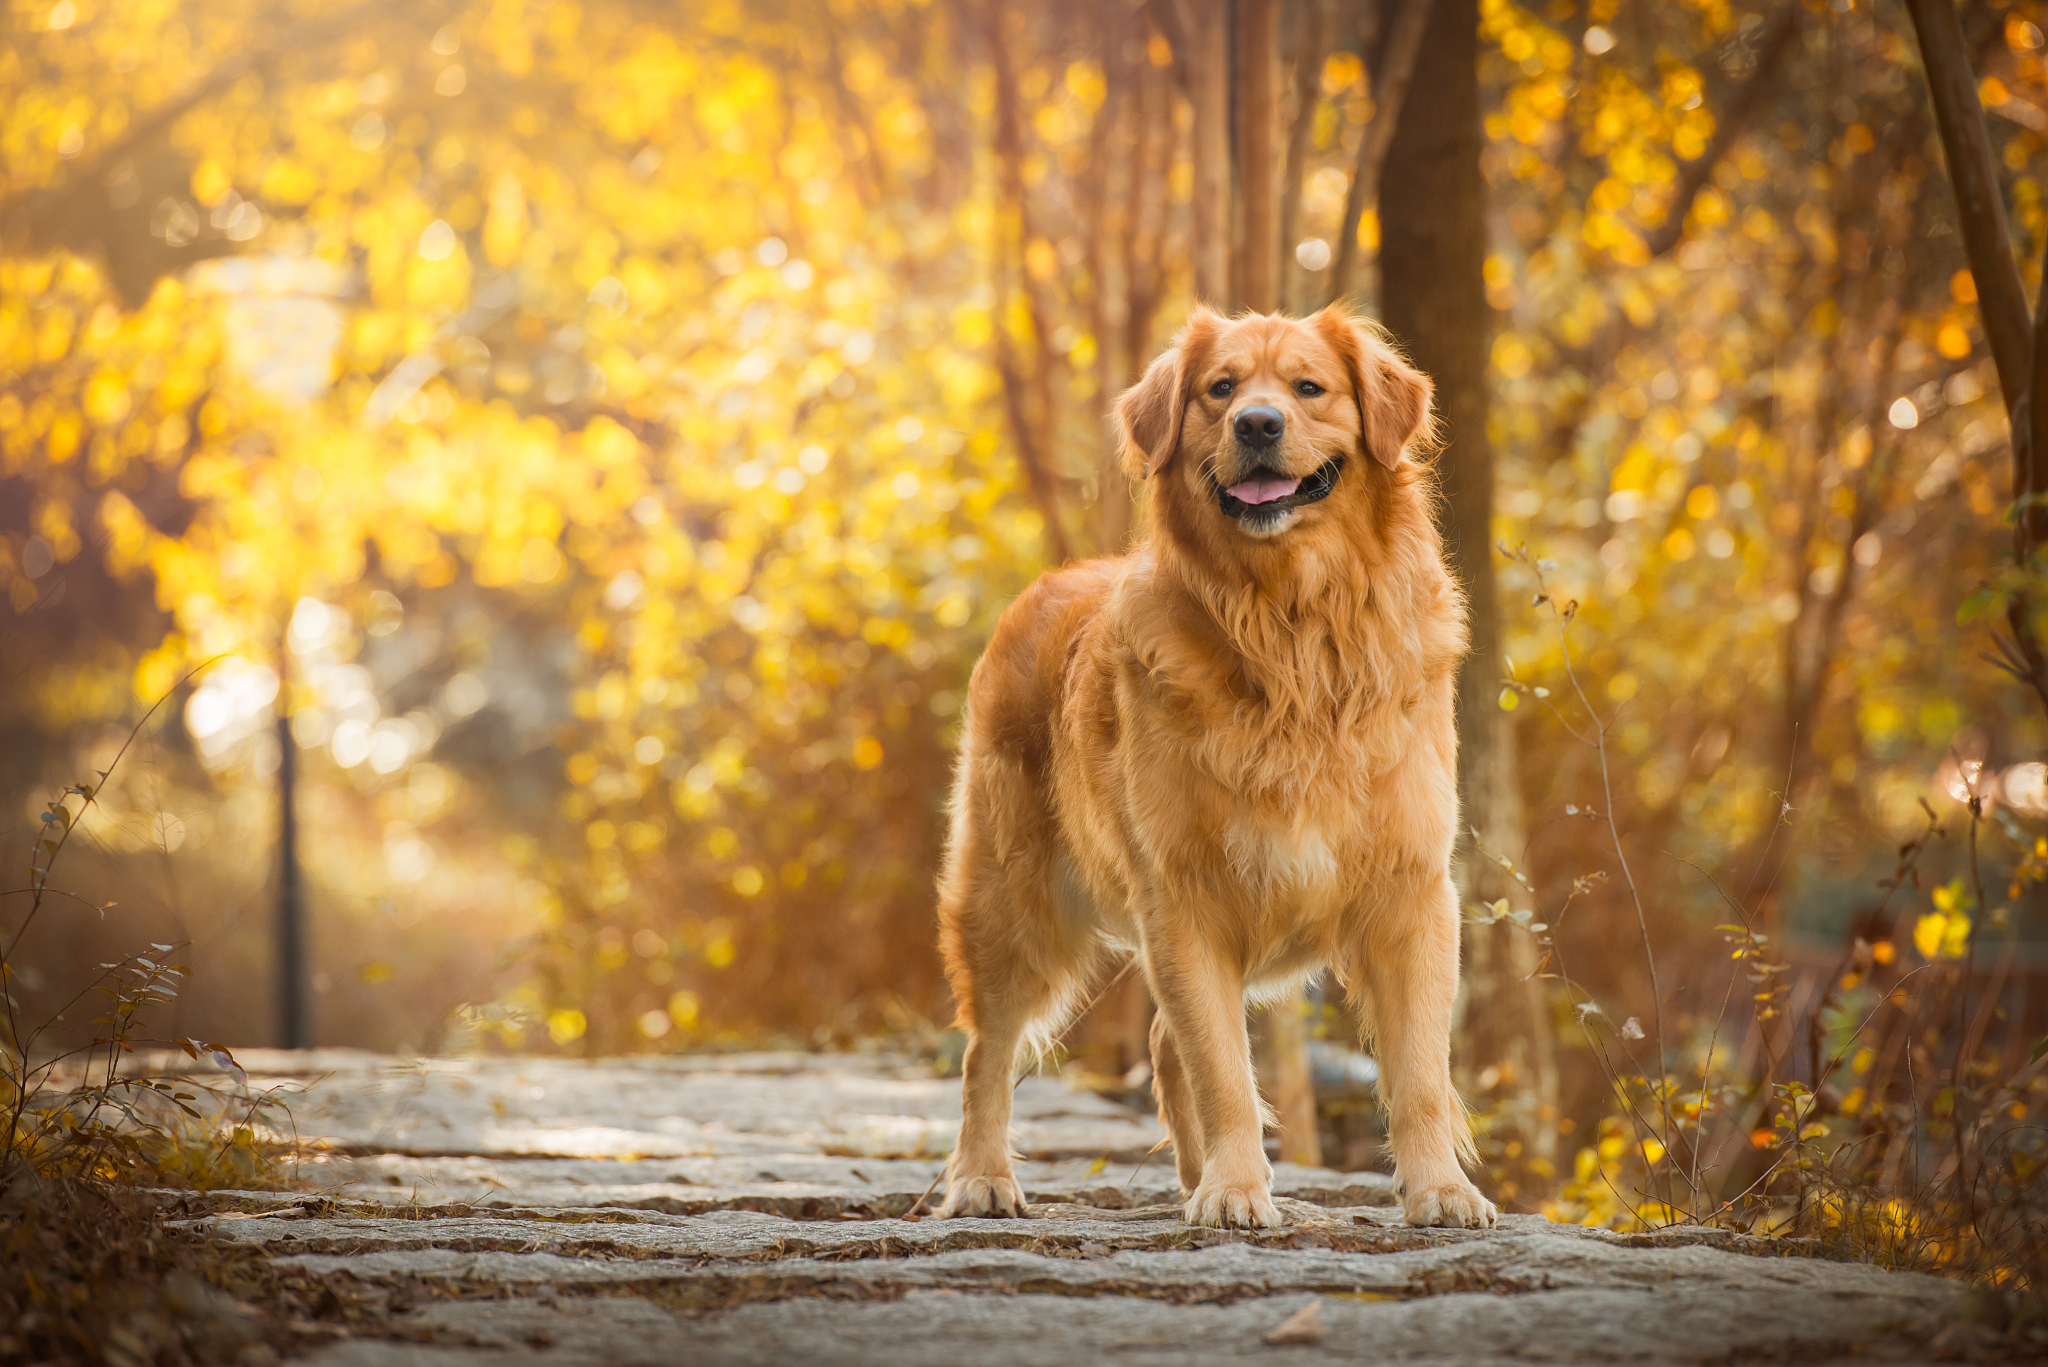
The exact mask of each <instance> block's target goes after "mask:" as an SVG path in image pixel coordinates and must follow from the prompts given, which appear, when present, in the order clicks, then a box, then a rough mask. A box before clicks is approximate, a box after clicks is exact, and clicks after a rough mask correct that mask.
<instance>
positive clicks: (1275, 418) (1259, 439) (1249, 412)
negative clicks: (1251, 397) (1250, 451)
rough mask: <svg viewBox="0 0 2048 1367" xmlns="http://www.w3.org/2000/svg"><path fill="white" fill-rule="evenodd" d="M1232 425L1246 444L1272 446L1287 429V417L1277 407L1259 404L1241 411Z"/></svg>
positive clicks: (1238, 436)
mask: <svg viewBox="0 0 2048 1367" xmlns="http://www.w3.org/2000/svg"><path fill="white" fill-rule="evenodd" d="M1231 427H1232V429H1233V430H1235V431H1236V433H1237V439H1238V440H1239V441H1240V442H1242V443H1244V444H1245V445H1246V446H1271V445H1272V444H1273V443H1274V442H1276V441H1278V440H1280V434H1281V433H1282V432H1285V431H1286V430H1287V417H1286V415H1285V414H1283V413H1282V412H1281V411H1280V410H1279V409H1277V408H1269V407H1267V406H1266V405H1264V404H1258V405H1256V406H1254V407H1251V408H1247V409H1245V410H1244V411H1243V412H1241V413H1239V414H1238V415H1237V419H1236V421H1234V422H1232V423H1231Z"/></svg>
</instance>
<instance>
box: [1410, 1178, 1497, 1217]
mask: <svg viewBox="0 0 2048 1367" xmlns="http://www.w3.org/2000/svg"><path fill="white" fill-rule="evenodd" d="M1401 1214H1402V1217H1403V1218H1404V1219H1406V1220H1407V1222H1408V1223H1409V1224H1411V1225H1449V1226H1451V1227H1452V1228H1454V1229H1486V1228H1489V1227H1490V1226H1491V1225H1492V1224H1493V1222H1494V1220H1495V1219H1496V1218H1497V1216H1496V1212H1495V1211H1494V1208H1493V1202H1491V1201H1489V1200H1487V1199H1486V1198H1485V1197H1484V1196H1481V1195H1480V1194H1479V1188H1477V1187H1475V1186H1473V1185H1472V1184H1471V1183H1470V1182H1468V1181H1466V1180H1465V1179H1463V1178H1462V1177H1461V1178H1459V1179H1458V1180H1457V1181H1455V1182H1445V1183H1443V1184H1442V1185H1440V1186H1434V1187H1423V1188H1421V1189H1419V1190H1415V1191H1404V1192H1402V1193H1401Z"/></svg>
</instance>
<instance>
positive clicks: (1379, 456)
mask: <svg viewBox="0 0 2048 1367" xmlns="http://www.w3.org/2000/svg"><path fill="white" fill-rule="evenodd" d="M1315 322H1316V326H1317V327H1318V328H1319V329H1320V330H1321V331H1322V333H1323V335H1324V336H1325V337H1327V338H1328V339H1329V341H1330V344H1331V345H1332V346H1334V347H1336V348H1337V352H1338V354H1339V355H1341V356H1342V357H1343V358H1344V366H1345V369H1346V370H1347V371H1349V372H1350V376H1351V394H1352V398H1353V399H1354V400H1355V401H1356V402H1357V404H1358V429H1359V432H1358V442H1359V446H1360V447H1361V448H1363V450H1364V452H1365V453H1366V454H1367V455H1370V456H1371V457H1372V458H1373V459H1374V460H1376V461H1378V462H1379V463H1380V464H1382V465H1384V466H1386V467H1387V468H1388V469H1389V470H1391V469H1393V468H1394V467H1395V466H1396V465H1399V464H1400V463H1401V457H1402V455H1403V454H1404V453H1405V452H1407V451H1408V449H1409V448H1410V447H1411V446H1421V447H1426V446H1427V445H1428V444H1429V442H1430V440H1431V438H1432V436H1433V432H1432V430H1431V429H1432V426H1433V424H1432V423H1431V420H1430V416H1431V415H1430V409H1429V396H1430V391H1431V388H1432V386H1431V385H1430V382H1429V377H1428V376H1427V375H1425V374H1423V373H1422V372H1421V371H1419V370H1417V369H1416V368H1415V367H1414V366H1412V365H1409V364H1408V362H1407V360H1406V358H1404V357H1403V356H1402V355H1401V353H1400V352H1398V351H1396V350H1394V348H1393V346H1392V345H1391V344H1390V343H1389V342H1388V341H1387V340H1386V338H1385V337H1384V336H1383V335H1381V333H1380V331H1379V329H1378V327H1377V326H1375V325H1374V324H1372V323H1368V322H1366V321H1364V320H1363V319H1358V318H1353V317H1352V316H1351V315H1350V313H1349V312H1347V311H1346V310H1345V309H1344V308H1343V307H1342V306H1341V305H1338V304H1332V305H1330V307H1328V308H1326V309H1324V310H1323V311H1322V312H1321V313H1319V314H1317V315H1316V317H1315Z"/></svg>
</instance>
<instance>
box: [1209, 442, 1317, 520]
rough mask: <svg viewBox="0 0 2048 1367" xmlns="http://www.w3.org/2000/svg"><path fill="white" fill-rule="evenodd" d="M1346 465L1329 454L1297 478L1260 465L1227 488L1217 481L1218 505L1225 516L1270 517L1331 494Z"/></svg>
mask: <svg viewBox="0 0 2048 1367" xmlns="http://www.w3.org/2000/svg"><path fill="white" fill-rule="evenodd" d="M1343 468H1344V457H1342V456H1332V457H1330V459H1328V460H1326V461H1324V462H1323V463H1322V464H1321V465H1319V466H1317V467H1316V468H1315V469H1314V470H1313V471H1311V472H1310V473H1309V475H1308V477H1307V478H1306V479H1298V480H1297V479H1294V478H1292V477H1291V476H1288V475H1283V474H1281V473H1280V472H1279V471H1277V470H1268V469H1264V468H1258V469H1255V470H1254V471H1253V472H1252V473H1251V474H1250V475H1248V476H1246V477H1245V478H1243V479H1241V480H1239V481H1238V482H1237V483H1235V484H1233V485H1231V486H1230V487H1229V488H1227V489H1226V488H1224V487H1223V485H1222V484H1220V483H1219V484H1217V486H1216V502H1217V506H1219V507H1221V508H1222V509H1223V515H1224V516H1225V517H1233V518H1245V517H1253V518H1257V519H1259V520H1261V521H1265V520H1271V519H1273V518H1277V517H1278V516H1279V515H1280V514H1281V513H1283V512H1286V511H1287V510H1288V509H1290V508H1301V507H1306V506H1307V505H1308V504H1311V503H1320V502H1322V501H1323V500H1324V499H1326V498H1328V497H1329V496H1330V491H1331V490H1332V489H1334V488H1336V487H1337V475H1338V473H1339V472H1340V471H1341V470H1343ZM1290 485H1291V486H1292V487H1291V488H1290V487H1289V486H1290Z"/></svg>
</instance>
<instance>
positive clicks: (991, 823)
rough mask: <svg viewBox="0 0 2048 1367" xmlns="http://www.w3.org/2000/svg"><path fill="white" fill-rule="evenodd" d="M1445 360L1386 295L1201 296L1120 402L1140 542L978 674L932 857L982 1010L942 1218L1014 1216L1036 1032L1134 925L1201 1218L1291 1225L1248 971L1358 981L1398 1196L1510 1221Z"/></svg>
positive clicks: (1440, 1218)
mask: <svg viewBox="0 0 2048 1367" xmlns="http://www.w3.org/2000/svg"><path fill="white" fill-rule="evenodd" d="M1429 396H1430V384H1429V381H1428V379H1427V378H1425V377H1424V376H1423V375H1421V374H1420V373H1418V372H1417V371H1416V370H1414V369H1413V368H1411V367H1410V366H1409V365H1408V364H1407V363H1406V362H1405V361H1404V360H1403V359H1402V358H1401V357H1400V356H1399V355H1398V354H1397V353H1396V352H1395V351H1394V349H1393V348H1392V347H1391V346H1389V345H1388V343H1387V342H1386V341H1385V340H1384V338H1383V337H1382V336H1381V334H1380V333H1379V331H1378V330H1377V328H1375V327H1374V326H1373V325H1371V324H1367V323H1363V322H1360V321H1359V320H1356V319H1354V318H1352V317H1351V316H1350V315H1349V314H1348V313H1346V312H1344V311H1341V310H1339V309H1337V308H1335V307H1334V306H1333V307H1332V308H1330V309H1326V310H1324V311H1323V312H1322V313H1319V314H1317V315H1316V316H1315V317H1313V318H1310V319H1307V320H1305V321H1304V320H1296V319H1292V318H1287V317H1282V316H1261V315H1251V316H1246V317H1241V318H1237V319H1234V320H1226V319H1224V318H1221V317H1219V316H1218V315H1216V314H1214V313H1212V312H1210V311H1208V310H1207V309H1197V310H1196V311H1195V312H1194V314H1193V315H1192V316H1191V317H1190V318H1189V319H1188V321H1187V325H1186V326H1185V327H1184V328H1183V329H1182V331H1181V333H1180V335H1179V336H1178V337H1177V338H1176V339H1175V344H1174V347H1173V349H1172V350H1171V351H1169V352H1167V353H1166V354H1165V355H1163V356H1161V357H1159V358H1158V359H1157V360H1156V361H1154V362H1153V363H1152V365H1151V367H1150V368H1149V369H1148V370H1147V371H1146V372H1145V376H1144V378H1143V379H1142V380H1141V381H1139V383H1138V384H1136V385H1135V386H1133V387H1132V388H1131V389H1130V390H1129V391H1128V392H1127V393H1125V394H1124V395H1123V396H1122V398H1121V399H1120V400H1119V401H1118V402H1117V405H1116V416H1117V420H1118V422H1119V425H1120V426H1121V429H1122V436H1123V449H1122V458H1123V463H1124V468H1125V471H1126V472H1127V473H1128V474H1129V475H1130V477H1131V478H1132V480H1134V481H1137V480H1147V479H1148V480H1149V481H1150V482H1151V484H1152V488H1153V494H1152V509H1151V517H1150V528H1149V532H1148V534H1147V535H1146V537H1145V539H1144V540H1143V541H1142V543H1141V544H1139V545H1138V546H1137V548H1136V549H1135V550H1134V551H1133V552H1132V553H1131V554H1129V555H1126V556H1123V557H1121V558H1117V559H1104V560H1091V561H1087V562H1084V563H1080V564H1074V565H1069V566H1067V567H1066V568H1064V569H1061V570H1058V571H1056V572H1054V573H1051V574H1047V575H1045V576H1044V577H1043V578H1041V579H1039V580H1038V581H1037V582H1036V583H1035V584H1033V585H1032V586H1031V587H1030V588H1029V589H1028V590H1026V591H1025V593H1024V594H1023V595H1022V596H1021V597H1019V598H1018V599H1017V601H1016V602H1015V603H1013V604H1011V605H1010V607H1009V608H1008V609H1007V610H1006V611H1005V612H1004V613H1003V616H1002V618H1001V620H1000V621H999V622H998V623H997V624H996V630H995V634H994V636H993V638H992V639H991V640H990V642H989V646H988V650H987V652H986V653H985V654H984V655H983V656H982V658H981V661H980V663H979V664H978V665H977V666H976V667H975V670H974V677H973V681H972V683H971V684H970V686H969V690H968V708H967V721H966V726H965V733H964V737H963V740H962V742H961V747H960V757H959V768H958V773H957V776H956V779H955V784H954V789H953V800H952V829H951V834H950V837H949V841H948V848H947V853H946V859H945V865H944V869H943V871H942V873H941V875H940V879H939V924H940V945H941V949H942V950H943V952H944V955H945V961H946V971H947V976H948V977H949V979H950V980H951V982H952V985H953V989H954V992H955V993H956V995H957V996H958V998H959V1002H960V1021H961V1026H962V1028H963V1029H964V1030H966V1031H967V1034H968V1045H967V1054H966V1059H965V1079H964V1083H963V1104H964V1117H963V1119H962V1122H961V1126H960V1141H959V1145H958V1147H957V1148H956V1149H955V1150H954V1152H953V1156H952V1159H951V1161H950V1162H949V1164H948V1166H947V1171H946V1174H945V1176H946V1182H947V1189H946V1196H945V1201H944V1203H943V1205H942V1206H941V1207H940V1210H939V1213H940V1215H942V1216H964V1215H1018V1214H1022V1213H1023V1210H1024V1195H1023V1192H1022V1191H1021V1190H1020V1189H1019V1187H1018V1185H1017V1181H1016V1177H1015V1175H1014V1172H1013V1170H1012V1168H1011V1161H1012V1159H1011V1154H1010V1151H1009V1123H1010V1099H1011V1093H1012V1091H1013V1090H1014V1084H1015V1081H1016V1077H1017V1070H1018V1068H1019V1065H1020V1062H1021V1061H1023V1060H1024V1059H1025V1058H1027V1057H1028V1055H1027V1051H1029V1050H1034V1049H1036V1050H1042V1049H1043V1048H1044V1047H1046V1045H1047V1044H1048V1042H1049V1041H1050V1039H1051V1038H1052V1037H1053V1036H1054V1035H1055V1034H1056V1033H1057V1032H1058V1031H1059V1030H1060V1029H1061V1028H1062V1027H1063V1025H1064V1024H1065V1022H1066V1020H1067V1018H1068V1017H1069V1016H1070V1015H1071V1013H1072V1012H1073V1011H1074V1009H1075V1007H1076V1006H1077V1005H1078V1004H1079V1003H1080V1002H1081V1001H1082V1000H1083V997H1084V994H1085V993H1086V992H1087V991H1088V989H1089V987H1090V986H1091V985H1092V984H1093V983H1094V982H1097V981H1100V980H1101V977H1102V974H1103V972H1104V970H1105V968H1106V967H1108V966H1109V965H1112V964H1114V963H1116V962H1117V961H1118V960H1119V959H1120V958H1122V957H1123V956H1125V955H1128V954H1135V955H1136V956H1137V959H1138V963H1139V965H1140V966H1141V967H1142V969H1143V971H1144V974H1145V978H1146V981H1147V983H1148V984H1149V986H1150V988H1151V992H1152V997H1153V1000H1154V1001H1156V1002H1157V1003H1158V1014H1157V1016H1156V1017H1155V1019H1154V1021H1153V1027H1152V1061H1153V1086H1154V1088H1155V1090H1156V1092H1157V1094H1158V1098H1159V1118H1160V1121H1161V1122H1162V1124H1163V1125H1164V1126H1165V1128H1166V1130H1167V1133H1168V1134H1169V1135H1170V1136H1171V1137H1172V1139H1173V1143H1174V1156H1175V1159H1176V1161H1177V1163H1178V1166H1179V1175H1180V1184H1181V1188H1182V1190H1183V1193H1184V1195H1185V1196H1186V1198H1187V1199H1186V1207H1185V1214H1186V1218H1187V1219H1188V1221H1190V1222H1191V1223H1194V1224H1201V1225H1237V1226H1248V1227H1259V1226H1271V1225H1275V1224H1277V1223H1279V1221H1280V1215H1279V1212H1278V1210H1277V1209H1276V1208H1275V1206H1274V1204H1273V1198H1272V1183H1273V1172H1272V1167H1271V1165H1269V1164H1268V1163H1267V1161H1266V1156H1265V1150H1264V1144H1263V1129H1264V1126H1265V1125H1266V1124H1267V1123H1269V1122H1270V1116H1269V1113H1268V1112H1267V1110H1266V1108H1265V1107H1264V1105H1263V1104H1262V1102H1261V1100H1260V1097H1259V1092H1258V1084H1257V1081H1256V1079H1255V1077H1254V1074H1253V1070H1252V1062H1251V1051H1250V1048H1249V1045H1248V1041H1247V1035H1246V1025H1245V1002H1246V999H1247V997H1248V996H1249V997H1250V998H1252V999H1258V998H1259V997H1260V996H1261V994H1266V995H1269V996H1270V995H1274V994H1277V993H1278V992H1280V991H1283V990H1285V989H1287V988H1288V987H1290V986H1291V985H1292V984H1294V983H1297V982H1299V981H1301V980H1302V979H1304V978H1305V977H1307V976H1308V975H1310V974H1312V973H1314V972H1316V971H1318V970H1320V969H1322V968H1324V967H1326V966H1327V967H1329V968H1330V969H1331V970H1332V971H1333V972H1334V973H1335V975H1336V976H1337V978H1338V980H1339V981H1341V982H1342V983H1343V984H1344V985H1345V986H1346V988H1347V989H1348V990H1350V991H1351V992H1353V993H1354V994H1362V996H1363V997H1364V999H1365V1000H1366V1002H1367V1003H1368V1004H1369V1007H1370V1019H1371V1021H1372V1023H1373V1029H1374V1035H1375V1039H1376V1046H1375V1047H1376V1049H1377V1054H1378V1058H1379V1061H1380V1067H1381V1071H1382V1081H1381V1095H1382V1100H1383V1102H1384V1104H1385V1105H1386V1106H1387V1108H1388V1113H1389V1138H1390V1141H1391V1147H1392V1150H1393V1156H1394V1164H1395V1170H1396V1174H1397V1176H1398V1178H1399V1180H1400V1183H1401V1201H1402V1207H1403V1213H1404V1214H1405V1216H1406V1218H1407V1220H1408V1222H1409V1223H1410V1224H1419V1225H1436V1224H1446V1225H1466V1226H1480V1225H1490V1224H1492V1223H1493V1221H1494V1208H1493V1205H1492V1203H1490V1202H1489V1201H1487V1200H1486V1199H1485V1198H1484V1197H1483V1196H1481V1195H1480V1194H1479V1192H1478V1190H1477V1188H1475V1187H1474V1186H1473V1185H1472V1183H1471V1182H1470V1181H1469V1180H1468V1179H1467V1178H1466V1176H1465V1173H1464V1169H1463V1167H1462V1166H1461V1165H1460V1159H1461V1158H1462V1159H1463V1160H1464V1161H1466V1162H1471V1161H1473V1156H1474V1155H1473V1148H1472V1140H1471V1130H1470V1123H1469V1121H1468V1119H1467V1117H1466V1113H1465V1109H1464V1106H1463V1103H1462V1102H1461V1101H1460V1100H1459V1098H1458V1096H1457V1093H1456V1092H1455V1090H1454V1089H1453V1088H1452V1085H1451V1075H1450V1029H1451V1010H1452V999H1453V997H1454V996H1455V995H1456V993H1457V987H1458V923H1459V913H1458V902H1457V898H1456V895H1455V893H1454V892H1453V890H1452V884H1451V874H1450V859H1451V847H1452V843H1453V840H1454V836H1455V832H1456V830H1457V822H1458V798H1457V782H1456V764H1457V739H1456V731H1455V726H1454V721H1453V715H1452V699H1453V691H1454V687H1453V686H1454V679H1455V677H1456V674H1457V670H1458V664H1459V660H1460V658H1461V657H1462V656H1463V654H1464V651H1465V618H1464V604H1463V600H1462V598H1461V597H1460V595H1459V592H1458V589H1457V586H1456V584H1455V583H1454V582H1453V581H1452V579H1451V577H1450V575H1449V574H1448V573H1447V572H1446V570H1445V567H1444V561H1443V548H1442V544H1441V542H1440V540H1439V537H1438V535H1437V532H1436V530H1435V527H1434V524H1433V523H1432V521H1431V505H1432V499H1433V497H1434V492H1433V485H1432V483H1431V480H1430V476H1429V473H1428V471H1427V470H1426V469H1425V467H1423V466H1422V465H1420V464H1418V463H1417V462H1416V460H1415V459H1414V458H1413V456H1412V455H1411V447H1415V446H1417V445H1419V444H1420V443H1421V442H1422V441H1423V440H1424V439H1425V438H1426V436H1427V434H1428V431H1429V427H1430V417H1429Z"/></svg>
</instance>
